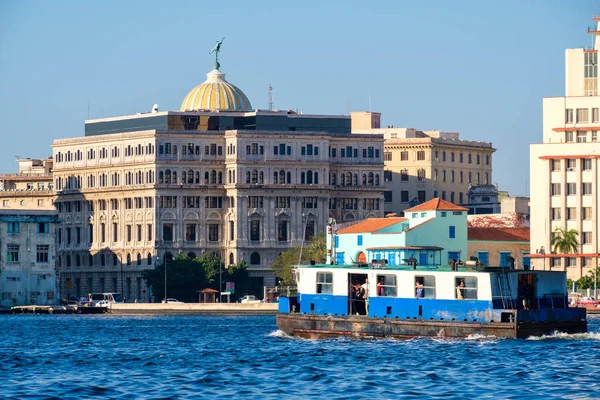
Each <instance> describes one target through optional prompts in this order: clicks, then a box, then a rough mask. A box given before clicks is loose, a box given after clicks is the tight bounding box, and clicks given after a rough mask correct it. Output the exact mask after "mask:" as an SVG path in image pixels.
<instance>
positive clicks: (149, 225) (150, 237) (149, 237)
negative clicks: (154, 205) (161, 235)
mask: <svg viewBox="0 0 600 400" xmlns="http://www.w3.org/2000/svg"><path fill="white" fill-rule="evenodd" d="M147 229H148V232H147V233H148V238H147V240H148V241H150V240H152V224H148V225H147Z"/></svg>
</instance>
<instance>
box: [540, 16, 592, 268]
mask: <svg viewBox="0 0 600 400" xmlns="http://www.w3.org/2000/svg"><path fill="white" fill-rule="evenodd" d="M594 20H595V21H596V24H597V25H599V27H598V28H596V29H593V30H589V29H588V33H590V34H592V35H593V37H594V38H595V39H596V40H595V44H594V46H593V48H590V49H582V48H581V49H568V50H566V53H565V81H566V96H564V97H551V98H544V100H543V140H542V143H538V144H532V145H531V147H530V174H531V179H530V182H531V204H532V205H534V207H532V208H531V249H530V250H531V253H532V258H533V263H534V264H536V265H538V266H539V268H542V267H544V266H545V267H546V268H551V269H566V270H567V275H568V277H569V278H572V279H579V278H580V277H581V276H584V275H586V274H587V272H588V271H589V270H591V269H592V268H593V267H595V266H598V263H599V259H598V253H599V250H600V249H599V237H598V233H599V230H598V223H599V222H600V215H599V214H598V211H599V210H600V208H599V206H600V204H599V201H600V197H599V196H598V190H599V189H600V186H599V182H600V180H599V177H598V169H599V167H600V164H599V163H598V160H599V158H600V141H599V140H598V131H600V118H599V117H600V114H599V110H600V96H598V91H597V87H598V65H597V59H598V50H600V41H599V40H597V36H598V35H599V34H600V19H599V18H594ZM556 228H562V229H567V230H570V229H575V230H577V232H578V234H579V235H578V240H579V247H578V249H577V252H576V253H573V254H558V253H555V252H553V249H552V248H551V240H552V235H554V234H555V233H554V232H555V230H556ZM536 269H537V268H536Z"/></svg>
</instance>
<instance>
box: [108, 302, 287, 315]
mask: <svg viewBox="0 0 600 400" xmlns="http://www.w3.org/2000/svg"><path fill="white" fill-rule="evenodd" d="M277 307H278V304H277V303H244V304H241V303H167V304H163V303H113V304H110V305H109V312H111V313H113V314H273V315H274V314H276V313H277Z"/></svg>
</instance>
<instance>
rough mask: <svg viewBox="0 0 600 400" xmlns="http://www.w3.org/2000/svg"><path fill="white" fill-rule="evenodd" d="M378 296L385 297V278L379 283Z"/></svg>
mask: <svg viewBox="0 0 600 400" xmlns="http://www.w3.org/2000/svg"><path fill="white" fill-rule="evenodd" d="M377 296H385V293H384V288H383V278H379V282H377Z"/></svg>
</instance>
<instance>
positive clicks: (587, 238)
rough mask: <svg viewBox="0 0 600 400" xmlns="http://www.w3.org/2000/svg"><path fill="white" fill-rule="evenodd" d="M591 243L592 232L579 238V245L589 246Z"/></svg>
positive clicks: (584, 233) (585, 233)
mask: <svg viewBox="0 0 600 400" xmlns="http://www.w3.org/2000/svg"><path fill="white" fill-rule="evenodd" d="M590 243H592V232H583V235H582V236H581V244H590Z"/></svg>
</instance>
